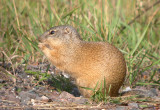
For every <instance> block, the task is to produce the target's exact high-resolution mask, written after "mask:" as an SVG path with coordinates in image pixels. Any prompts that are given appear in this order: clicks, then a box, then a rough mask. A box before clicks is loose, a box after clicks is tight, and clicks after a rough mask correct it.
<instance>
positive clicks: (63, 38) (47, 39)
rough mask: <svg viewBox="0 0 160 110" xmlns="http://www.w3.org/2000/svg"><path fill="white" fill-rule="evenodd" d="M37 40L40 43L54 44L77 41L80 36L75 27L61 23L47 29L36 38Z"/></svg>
mask: <svg viewBox="0 0 160 110" xmlns="http://www.w3.org/2000/svg"><path fill="white" fill-rule="evenodd" d="M38 40H39V42H40V43H45V44H47V45H51V44H52V45H55V46H56V45H61V44H67V43H77V42H78V41H80V40H81V38H80V36H79V34H78V32H77V31H76V29H75V28H73V27H72V26H67V25H62V26H55V27H52V28H51V29H49V30H47V31H46V32H44V34H42V35H41V36H40V37H39V38H38Z"/></svg>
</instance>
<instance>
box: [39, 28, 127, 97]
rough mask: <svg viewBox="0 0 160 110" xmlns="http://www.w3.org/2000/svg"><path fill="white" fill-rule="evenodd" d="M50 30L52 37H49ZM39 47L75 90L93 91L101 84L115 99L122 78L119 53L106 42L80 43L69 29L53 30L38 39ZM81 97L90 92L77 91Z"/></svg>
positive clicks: (76, 35) (123, 62) (74, 32)
mask: <svg viewBox="0 0 160 110" xmlns="http://www.w3.org/2000/svg"><path fill="white" fill-rule="evenodd" d="M52 30H54V31H55V33H54V34H51V31H52ZM39 41H40V43H39V47H40V48H41V50H42V51H43V53H44V54H45V55H46V56H47V57H48V59H49V61H50V62H51V63H52V64H53V65H55V66H56V67H57V68H59V69H61V70H63V71H66V72H68V73H69V74H70V75H71V76H72V77H73V78H75V79H76V84H77V85H78V86H79V87H88V88H95V86H96V84H97V82H99V85H100V83H101V82H102V81H103V80H104V78H105V82H106V86H107V91H108V89H109V86H110V85H111V89H110V93H109V95H110V96H117V95H118V91H119V89H120V87H121V85H122V84H123V82H124V79H125V76H126V63H125V60H124V57H123V55H122V53H121V52H120V51H119V50H118V49H117V48H116V47H114V46H113V45H111V44H109V43H107V42H85V41H82V40H81V38H80V36H79V34H78V33H77V31H76V30H75V29H74V28H73V27H71V26H57V27H53V28H51V29H50V30H48V31H46V32H45V33H44V34H43V35H42V36H41V37H40V38H39ZM79 89H80V92H81V94H82V95H83V96H85V97H90V96H91V95H93V92H92V91H90V90H87V89H83V88H79Z"/></svg>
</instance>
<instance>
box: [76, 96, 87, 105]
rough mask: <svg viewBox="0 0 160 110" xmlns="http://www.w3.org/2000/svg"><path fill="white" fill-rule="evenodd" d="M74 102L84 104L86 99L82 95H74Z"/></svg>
mask: <svg viewBox="0 0 160 110" xmlns="http://www.w3.org/2000/svg"><path fill="white" fill-rule="evenodd" d="M74 102H75V103H76V104H86V103H87V102H88V100H87V99H85V98H82V97H76V98H75V101H74Z"/></svg>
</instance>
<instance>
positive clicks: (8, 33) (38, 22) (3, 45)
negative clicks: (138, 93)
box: [0, 0, 160, 86]
mask: <svg viewBox="0 0 160 110" xmlns="http://www.w3.org/2000/svg"><path fill="white" fill-rule="evenodd" d="M157 1H158V0H157ZM140 2H141V3H142V6H141V5H140V3H139V2H136V1H126V0H121V1H120V0H119V1H116V0H112V1H108V2H106V1H105V0H96V1H91V0H90V1H86V0H74V1H67V0H54V1H52V0H38V1H37V0H35V1H34V0H1V1H0V10H1V11H0V51H1V52H0V61H1V62H3V61H5V62H10V63H11V64H12V69H14V68H16V67H17V66H18V65H19V64H28V63H30V62H41V61H42V60H41V59H42V53H41V52H40V50H39V49H38V47H37V44H38V41H37V37H38V36H39V35H41V34H42V33H43V32H44V31H46V30H47V29H49V28H51V27H53V26H56V25H64V24H69V25H72V26H74V27H75V28H77V30H78V32H79V33H80V35H81V37H82V38H83V40H85V41H108V42H110V43H112V44H114V45H115V46H116V47H118V48H119V49H120V50H121V51H122V52H123V54H124V56H125V59H126V62H127V68H128V71H127V83H128V82H129V85H130V86H135V85H136V83H139V84H142V85H145V84H144V83H150V84H154V83H156V84H159V80H157V79H156V76H158V74H159V73H158V69H159V68H160V37H159V36H160V31H159V29H160V20H159V16H160V11H158V10H159V4H158V5H156V6H154V7H153V8H151V9H150V10H148V11H147V12H144V9H145V7H149V6H151V5H152V4H153V3H155V2H156V0H152V1H140ZM140 13H145V14H143V15H142V16H140V17H139V18H138V19H136V20H135V21H134V22H133V23H132V24H129V25H128V23H129V22H130V21H131V20H132V19H134V18H135V17H136V15H138V14H140ZM123 26H125V27H126V28H125V29H124V30H123V31H120V30H121V28H122V27H123ZM4 53H5V54H4ZM144 72H149V75H148V77H149V80H145V81H143V79H142V78H143V77H141V76H142V74H143V73H144ZM127 83H126V84H127Z"/></svg>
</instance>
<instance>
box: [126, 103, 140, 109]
mask: <svg viewBox="0 0 160 110" xmlns="http://www.w3.org/2000/svg"><path fill="white" fill-rule="evenodd" d="M128 106H130V107H135V108H138V107H139V106H138V104H137V103H134V102H133V103H129V104H128Z"/></svg>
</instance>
